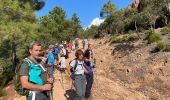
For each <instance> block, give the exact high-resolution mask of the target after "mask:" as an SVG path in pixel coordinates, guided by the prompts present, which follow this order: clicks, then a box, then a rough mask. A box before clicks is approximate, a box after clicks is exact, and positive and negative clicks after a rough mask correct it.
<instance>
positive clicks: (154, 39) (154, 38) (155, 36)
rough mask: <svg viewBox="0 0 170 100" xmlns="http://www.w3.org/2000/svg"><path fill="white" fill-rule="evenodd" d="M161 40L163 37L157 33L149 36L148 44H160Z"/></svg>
mask: <svg viewBox="0 0 170 100" xmlns="http://www.w3.org/2000/svg"><path fill="white" fill-rule="evenodd" d="M160 40H161V36H160V35H159V34H156V33H152V34H150V35H149V36H148V43H149V44H150V43H154V42H158V41H160Z"/></svg>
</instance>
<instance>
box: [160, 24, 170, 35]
mask: <svg viewBox="0 0 170 100" xmlns="http://www.w3.org/2000/svg"><path fill="white" fill-rule="evenodd" d="M161 32H166V33H167V32H170V24H168V25H167V26H166V27H164V28H163V29H162V30H161Z"/></svg>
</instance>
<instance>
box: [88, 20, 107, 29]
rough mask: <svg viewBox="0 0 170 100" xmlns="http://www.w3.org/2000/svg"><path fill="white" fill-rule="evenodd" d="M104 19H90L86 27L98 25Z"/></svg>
mask: <svg viewBox="0 0 170 100" xmlns="http://www.w3.org/2000/svg"><path fill="white" fill-rule="evenodd" d="M104 20H105V19H100V18H95V19H93V20H92V22H91V24H90V25H89V26H88V27H91V26H92V25H95V26H99V25H100V24H101V23H103V22H104Z"/></svg>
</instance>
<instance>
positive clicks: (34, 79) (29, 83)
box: [19, 41, 53, 100]
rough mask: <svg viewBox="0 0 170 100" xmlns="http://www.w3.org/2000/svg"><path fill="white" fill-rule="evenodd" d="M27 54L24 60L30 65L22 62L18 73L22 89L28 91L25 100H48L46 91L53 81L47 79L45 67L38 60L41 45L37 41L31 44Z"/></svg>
mask: <svg viewBox="0 0 170 100" xmlns="http://www.w3.org/2000/svg"><path fill="white" fill-rule="evenodd" d="M29 53H30V56H29V57H28V58H25V59H27V60H28V61H29V62H32V63H31V64H30V63H28V62H27V61H23V64H22V65H21V68H20V72H19V74H20V81H21V85H22V87H23V88H25V89H28V90H29V95H26V100H35V99H36V100H50V95H49V92H48V91H49V90H51V89H52V85H51V83H52V82H53V79H51V78H47V73H46V71H45V70H44V69H45V67H44V65H43V63H41V60H40V59H39V54H40V53H41V44H40V43H39V42H37V41H34V42H32V43H31V44H30V46H29ZM34 68H36V70H35V69H34ZM37 71H38V72H37Z"/></svg>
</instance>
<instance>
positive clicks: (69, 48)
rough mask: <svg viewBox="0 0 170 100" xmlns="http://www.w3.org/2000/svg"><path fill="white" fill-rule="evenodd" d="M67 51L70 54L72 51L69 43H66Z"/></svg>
mask: <svg viewBox="0 0 170 100" xmlns="http://www.w3.org/2000/svg"><path fill="white" fill-rule="evenodd" d="M67 50H68V53H71V50H72V44H71V42H68V43H67Z"/></svg>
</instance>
